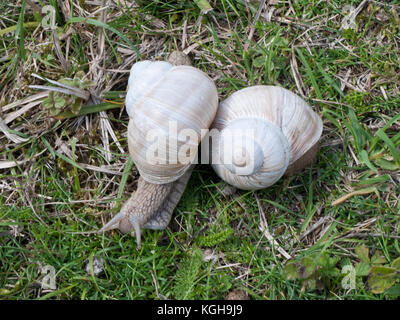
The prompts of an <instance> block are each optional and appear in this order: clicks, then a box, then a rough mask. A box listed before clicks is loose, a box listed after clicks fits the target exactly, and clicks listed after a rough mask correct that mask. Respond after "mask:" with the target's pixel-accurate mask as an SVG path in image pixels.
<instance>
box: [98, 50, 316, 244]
mask: <svg viewBox="0 0 400 320" xmlns="http://www.w3.org/2000/svg"><path fill="white" fill-rule="evenodd" d="M171 56H172V57H175V58H178V59H177V60H180V61H181V62H180V64H182V63H184V62H182V61H187V60H186V59H182V58H181V56H180V55H179V54H173V55H171ZM126 107H127V112H128V114H129V118H130V119H129V124H128V146H129V151H130V154H131V156H132V159H133V161H134V163H135V165H136V167H137V168H138V171H139V173H140V178H139V181H138V188H137V191H136V192H135V193H134V195H133V196H132V197H131V198H130V199H129V200H128V201H127V202H125V204H124V205H123V206H122V208H121V211H120V212H119V213H118V214H117V215H115V216H114V217H113V218H112V219H111V220H110V221H109V222H108V223H107V224H106V225H105V226H104V227H103V228H102V229H101V230H100V231H99V233H101V232H104V231H107V230H111V229H116V228H119V229H120V231H121V232H123V233H131V235H132V236H136V240H137V244H138V247H140V244H141V240H140V238H141V229H142V228H148V229H158V230H162V229H165V228H166V227H167V225H168V224H169V221H170V219H171V216H172V212H173V210H174V208H175V207H176V205H177V204H178V202H179V200H180V198H181V195H182V194H183V192H184V190H185V187H186V185H187V183H188V180H189V178H190V175H191V172H192V170H193V167H194V164H193V159H194V158H195V156H197V148H198V146H199V144H200V141H202V140H204V139H206V140H208V139H210V138H211V140H212V141H211V142H212V143H211V160H212V166H213V168H214V170H215V171H216V173H217V174H218V175H219V177H221V178H222V179H223V180H224V181H226V182H227V183H228V184H231V185H233V186H235V187H237V188H239V189H245V190H257V189H262V188H266V187H268V186H270V185H272V184H274V183H275V182H276V181H278V180H279V179H280V178H281V177H282V176H283V175H284V174H286V175H290V174H294V173H297V172H299V171H301V170H302V169H303V168H304V167H306V166H308V165H310V164H311V163H312V162H313V161H314V160H315V158H316V155H317V152H318V140H319V138H320V136H321V133H322V120H321V118H320V117H319V116H318V114H317V113H315V112H314V111H313V110H312V109H311V107H310V106H309V105H308V104H307V103H306V102H305V101H304V100H302V99H301V98H300V97H298V96H297V95H295V94H294V93H292V92H290V91H289V90H286V89H284V88H281V87H277V86H253V87H249V88H245V89H242V90H239V91H237V92H235V93H233V94H232V95H231V96H229V97H228V98H227V99H226V100H224V101H223V102H222V103H221V104H220V105H219V107H218V95H217V89H216V87H215V85H214V83H213V81H212V80H211V79H210V78H209V77H208V76H207V75H206V74H205V73H203V72H202V71H200V70H198V69H196V68H193V67H191V66H183V65H182V66H173V65H172V64H171V63H169V62H161V61H158V62H151V61H142V62H138V63H136V64H134V65H133V67H132V69H131V73H130V77H129V80H128V92H127V97H126ZM217 108H218V110H217ZM171 121H172V122H173V123H175V126H176V127H175V129H177V131H185V129H190V130H192V131H194V132H195V135H194V137H193V135H192V139H189V142H188V141H187V140H185V139H184V138H183V137H180V136H179V135H178V136H176V135H172V136H168V134H169V133H170V132H171V130H170V129H171V126H169V125H168V123H170V122H171ZM210 127H211V128H212V130H211V131H210V132H208V134H207V135H204V134H202V132H201V131H202V130H203V129H208V128H210ZM155 129H161V130H158V131H157V132H156V134H155V135H154V136H158V137H159V138H160V137H161V140H162V141H168V143H167V144H166V145H164V146H162V147H161V149H160V145H156V148H155V149H157V148H158V149H157V151H158V153H157V156H155V159H151V157H150V158H149V152H150V153H151V151H153V147H154V146H155V145H154V144H149V141H148V139H147V138H148V134H149V132H152V130H155ZM215 133H216V134H215ZM170 138H172V140H170ZM174 139H175V141H176V145H174V143H173V140H174ZM183 145H189V147H190V148H189V149H190V152H189V154H191V155H192V157H191V158H190V161H178V162H173V161H171V159H172V158H174V157H171V153H169V152H171V151H172V156H175V157H176V156H177V155H182V152H181V151H178V149H179V147H180V146H183ZM167 149H169V152H167ZM185 150H186V152H185ZM183 151H184V152H183V154H185V153H187V151H188V149H183ZM202 151H203V148H202ZM163 157H164V158H163ZM153 160H156V161H153Z"/></svg>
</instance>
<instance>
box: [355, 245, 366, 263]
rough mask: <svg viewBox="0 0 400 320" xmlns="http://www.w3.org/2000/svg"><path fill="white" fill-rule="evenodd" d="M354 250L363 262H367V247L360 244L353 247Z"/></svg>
mask: <svg viewBox="0 0 400 320" xmlns="http://www.w3.org/2000/svg"><path fill="white" fill-rule="evenodd" d="M354 251H355V253H356V255H357V257H358V258H359V259H360V260H361V261H362V262H364V263H369V262H370V260H369V249H368V248H367V247H366V246H365V245H364V244H362V245H361V246H358V247H355V248H354Z"/></svg>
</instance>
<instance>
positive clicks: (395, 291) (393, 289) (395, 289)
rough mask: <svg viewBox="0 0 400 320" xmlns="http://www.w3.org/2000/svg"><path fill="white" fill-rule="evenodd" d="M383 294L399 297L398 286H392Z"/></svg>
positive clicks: (399, 290) (399, 289) (399, 288)
mask: <svg viewBox="0 0 400 320" xmlns="http://www.w3.org/2000/svg"><path fill="white" fill-rule="evenodd" d="M385 294H388V295H390V296H393V297H399V296H400V286H392V287H390V288H389V289H387V290H386V291H385Z"/></svg>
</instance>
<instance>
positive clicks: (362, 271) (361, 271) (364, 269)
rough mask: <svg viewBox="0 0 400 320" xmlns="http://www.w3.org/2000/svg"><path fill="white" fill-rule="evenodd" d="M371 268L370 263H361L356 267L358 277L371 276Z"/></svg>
mask: <svg viewBox="0 0 400 320" xmlns="http://www.w3.org/2000/svg"><path fill="white" fill-rule="evenodd" d="M370 270H371V267H370V265H369V264H368V263H365V262H360V263H359V264H357V265H356V275H357V276H359V277H362V276H367V275H369V272H370Z"/></svg>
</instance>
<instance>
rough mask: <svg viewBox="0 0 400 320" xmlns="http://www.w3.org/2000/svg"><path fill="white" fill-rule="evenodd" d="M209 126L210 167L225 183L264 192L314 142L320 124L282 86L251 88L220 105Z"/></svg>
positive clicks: (307, 109)
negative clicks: (212, 134) (211, 137)
mask: <svg viewBox="0 0 400 320" xmlns="http://www.w3.org/2000/svg"><path fill="white" fill-rule="evenodd" d="M212 128H215V129H218V130H219V132H220V134H219V135H217V136H216V137H215V139H214V140H213V141H212V151H211V153H212V162H213V164H212V166H213V168H214V170H215V171H216V173H217V174H218V175H219V176H220V177H221V178H222V179H223V180H225V181H226V182H228V183H229V184H231V185H233V186H235V187H237V188H240V189H245V190H257V189H262V188H266V187H268V186H270V185H272V184H274V183H275V182H276V181H277V180H279V179H280V178H281V177H282V176H283V175H284V174H285V172H286V170H287V168H288V167H292V166H293V165H294V164H295V163H296V161H297V160H298V159H300V158H302V156H303V155H304V154H306V153H307V151H308V150H310V149H311V148H313V147H314V146H315V144H316V143H317V142H318V140H319V138H320V136H321V133H322V120H321V118H320V117H319V116H318V114H316V113H315V112H314V111H313V110H312V109H311V107H310V106H309V105H308V104H307V103H306V102H305V101H304V100H302V99H301V98H300V97H298V96H297V95H295V94H294V93H292V92H290V91H289V90H286V89H284V88H281V87H276V86H253V87H249V88H245V89H242V90H239V91H237V92H235V93H233V94H232V95H231V96H229V97H228V98H227V99H226V100H225V101H223V102H221V104H220V106H219V109H218V112H217V115H216V117H215V120H214V123H213V125H212Z"/></svg>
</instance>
